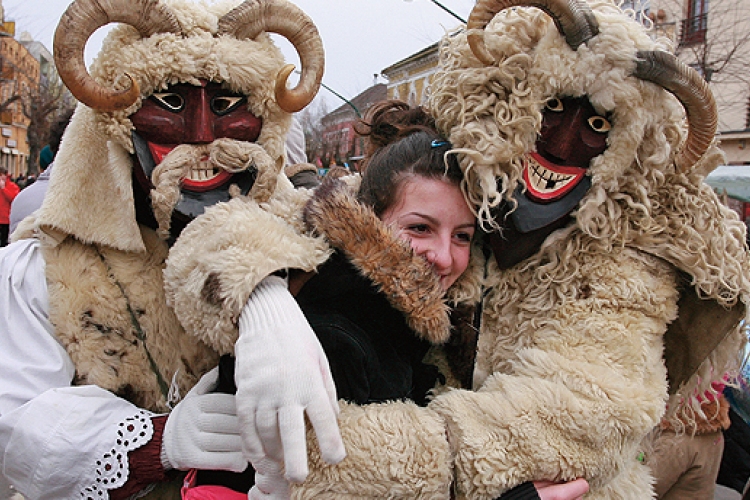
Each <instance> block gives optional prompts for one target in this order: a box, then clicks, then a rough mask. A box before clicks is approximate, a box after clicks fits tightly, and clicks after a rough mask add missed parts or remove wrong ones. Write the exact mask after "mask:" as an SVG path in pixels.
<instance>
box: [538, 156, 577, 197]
mask: <svg viewBox="0 0 750 500" xmlns="http://www.w3.org/2000/svg"><path fill="white" fill-rule="evenodd" d="M527 168H528V170H529V180H530V181H531V183H532V184H533V187H534V189H535V190H536V191H538V192H540V193H551V192H554V191H558V190H560V189H562V188H563V187H565V186H567V185H568V184H570V182H572V181H573V179H574V178H575V176H573V175H565V174H558V173H557V172H553V171H552V170H549V169H548V168H546V167H543V166H542V165H540V164H539V162H537V161H536V160H535V159H533V158H531V157H529V158H528V167H527Z"/></svg>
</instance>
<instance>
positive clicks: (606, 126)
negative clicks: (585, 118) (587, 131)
mask: <svg viewBox="0 0 750 500" xmlns="http://www.w3.org/2000/svg"><path fill="white" fill-rule="evenodd" d="M589 127H591V130H593V131H594V132H598V133H600V134H606V133H607V132H609V130H610V129H611V128H612V124H611V123H609V120H607V119H606V118H604V117H603V116H592V117H591V118H589Z"/></svg>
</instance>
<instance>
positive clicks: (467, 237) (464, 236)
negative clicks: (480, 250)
mask: <svg viewBox="0 0 750 500" xmlns="http://www.w3.org/2000/svg"><path fill="white" fill-rule="evenodd" d="M472 237H473V236H472V235H471V234H470V233H458V234H456V239H458V240H459V241H461V242H462V243H471V238H472Z"/></svg>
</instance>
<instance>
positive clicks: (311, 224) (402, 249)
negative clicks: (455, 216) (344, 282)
mask: <svg viewBox="0 0 750 500" xmlns="http://www.w3.org/2000/svg"><path fill="white" fill-rule="evenodd" d="M304 219H305V222H306V223H307V225H308V228H309V229H310V230H312V231H313V232H314V234H320V235H322V236H324V237H325V238H326V239H327V240H328V242H329V243H330V244H331V245H332V246H333V247H334V248H337V249H339V250H342V251H343V252H344V254H345V255H346V256H347V257H348V258H349V259H350V260H351V262H352V264H354V266H355V267H356V268H357V269H358V270H359V272H360V273H361V274H362V275H363V276H365V277H366V278H369V279H370V280H371V281H372V282H373V283H374V284H375V285H376V286H377V287H378V288H379V289H380V290H381V291H382V292H383V294H384V295H385V297H386V298H387V299H388V301H389V302H390V304H391V305H392V306H393V307H394V308H396V309H397V310H399V311H401V312H402V313H404V315H405V316H406V320H407V324H408V325H409V327H410V328H411V329H412V330H414V332H415V333H417V334H418V336H419V337H421V338H423V339H425V340H428V341H430V342H432V343H443V342H445V341H447V340H448V337H449V336H450V318H449V315H448V314H449V311H448V306H447V304H446V303H445V298H444V297H445V292H444V291H443V289H442V287H441V286H440V282H439V280H438V277H437V275H436V274H435V272H434V271H433V270H432V269H431V267H430V265H429V263H428V262H427V261H426V260H425V259H424V258H422V257H420V256H418V255H416V254H415V253H414V252H413V251H412V249H411V247H410V246H409V244H408V243H407V242H405V241H403V240H401V239H399V238H398V237H397V236H396V235H395V234H394V233H393V231H392V230H391V229H390V228H389V227H387V226H386V225H385V224H383V222H382V221H381V220H380V219H379V218H378V217H377V216H376V215H375V213H374V212H373V211H372V209H371V208H369V207H367V206H365V205H363V204H361V203H359V202H358V201H357V200H356V198H355V195H354V193H353V192H352V190H351V189H350V188H349V187H348V186H347V184H346V183H345V182H344V181H341V180H337V179H325V180H324V182H323V183H322V184H321V185H320V187H318V188H317V189H316V191H315V194H314V195H313V197H312V198H311V199H310V201H309V202H308V203H307V205H306V207H305V213H304Z"/></svg>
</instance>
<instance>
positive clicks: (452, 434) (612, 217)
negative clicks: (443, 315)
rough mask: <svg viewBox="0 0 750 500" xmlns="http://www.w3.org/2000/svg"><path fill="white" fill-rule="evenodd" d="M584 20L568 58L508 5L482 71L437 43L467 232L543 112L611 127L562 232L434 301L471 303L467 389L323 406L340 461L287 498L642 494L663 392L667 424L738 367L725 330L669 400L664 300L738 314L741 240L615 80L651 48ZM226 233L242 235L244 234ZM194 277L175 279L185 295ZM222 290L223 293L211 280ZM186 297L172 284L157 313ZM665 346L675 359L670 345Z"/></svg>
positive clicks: (648, 114)
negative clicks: (590, 29) (579, 103)
mask: <svg viewBox="0 0 750 500" xmlns="http://www.w3.org/2000/svg"><path fill="white" fill-rule="evenodd" d="M543 3H546V2H543ZM588 5H589V6H590V8H591V10H592V13H593V14H592V15H593V16H594V18H595V19H596V21H597V23H598V26H599V30H598V33H597V34H595V35H594V36H591V37H589V38H588V39H587V40H586V41H585V43H582V44H581V45H580V46H579V47H577V50H574V49H573V48H572V47H571V45H569V43H568V42H566V40H565V38H563V36H562V35H561V34H560V32H559V31H558V29H557V28H556V26H555V24H554V23H553V22H552V21H551V19H550V18H549V16H548V15H547V14H545V13H543V12H541V11H540V10H537V9H527V8H518V9H514V10H510V9H509V10H506V11H503V12H501V13H499V14H497V15H496V16H495V18H494V20H493V21H492V23H491V24H490V25H489V26H488V27H487V28H486V30H485V31H484V33H483V35H482V36H483V39H484V43H485V45H486V49H487V51H488V53H489V55H490V56H491V58H492V60H494V62H492V63H488V62H484V63H483V62H481V61H480V60H479V59H477V57H476V56H475V55H474V54H472V51H471V49H470V47H469V45H468V43H467V37H466V33H459V34H456V35H449V36H446V38H445V40H444V41H443V44H442V47H441V67H440V70H439V71H438V73H437V75H436V77H435V80H434V81H433V84H432V93H431V100H430V107H431V109H432V110H433V111H434V114H435V116H436V118H437V121H438V125H439V126H440V127H441V128H442V130H443V131H444V132H445V133H446V134H447V135H448V136H449V138H450V140H451V142H452V143H453V145H454V147H455V148H456V149H457V150H458V151H459V152H460V153H461V157H462V161H461V165H462V167H463V169H464V171H465V173H466V175H467V182H466V188H467V193H468V195H469V197H470V199H472V200H473V201H474V202H475V203H476V205H477V206H478V207H479V216H480V220H481V221H482V223H483V224H484V225H485V226H490V225H491V215H490V209H491V208H492V207H493V206H494V205H496V204H497V203H499V202H500V201H501V200H502V199H503V198H511V196H512V193H513V191H514V188H515V186H516V185H517V183H519V182H520V179H521V173H522V156H523V155H524V154H525V153H527V152H529V151H532V150H533V149H534V144H535V141H536V138H537V134H538V132H539V127H540V124H541V117H542V115H541V110H542V108H543V105H544V103H545V102H546V101H547V100H548V99H550V98H552V97H557V96H572V97H577V96H587V97H588V98H589V100H590V101H591V103H592V104H593V106H594V108H595V109H596V110H597V112H599V113H600V114H602V115H607V116H610V117H611V122H612V129H611V131H610V132H609V139H608V148H607V150H606V151H605V152H604V153H603V154H601V155H600V156H598V157H596V158H595V159H594V160H593V161H592V163H591V165H590V168H589V174H588V175H589V176H590V177H591V180H592V186H591V188H590V190H589V191H588V193H587V194H586V195H585V196H584V198H583V199H582V201H581V202H580V204H579V206H578V207H577V209H576V210H575V212H574V219H573V222H572V223H571V224H570V225H569V226H568V227H565V228H563V229H561V230H559V231H557V232H555V233H553V234H551V235H550V236H549V237H548V238H547V239H546V241H545V242H544V243H543V244H542V247H541V249H540V250H539V251H538V252H537V253H536V254H534V255H533V256H531V257H530V258H528V259H526V260H525V261H523V262H521V263H519V264H518V265H516V266H514V267H512V268H511V269H507V270H501V269H499V268H498V267H497V265H496V264H495V263H494V261H493V260H490V261H488V262H487V273H486V279H482V275H481V269H482V267H483V266H482V265H481V263H480V265H477V266H475V267H474V269H473V271H472V272H473V273H476V274H472V275H470V276H469V277H468V278H466V281H465V283H464V284H463V285H462V286H460V287H459V288H458V289H457V290H453V291H452V295H451V298H452V300H453V301H455V302H457V303H461V302H472V301H473V300H478V298H479V296H480V290H481V288H482V287H484V289H485V290H487V296H486V298H485V300H484V303H483V316H482V326H481V332H480V335H479V345H478V351H477V359H476V367H475V372H474V388H473V390H461V389H455V390H445V391H440V392H439V394H438V395H436V396H435V398H434V399H433V401H432V402H431V403H430V404H429V406H428V407H427V408H418V407H415V406H414V405H412V404H410V403H403V402H394V403H389V404H384V405H372V406H367V407H356V406H352V405H342V412H341V415H340V420H339V424H340V426H341V430H342V434H343V437H344V441H345V444H346V447H347V451H348V456H347V458H346V459H345V460H344V461H343V462H342V463H341V464H339V465H337V466H328V465H324V464H323V463H322V461H321V460H320V459H319V457H318V456H317V454H316V453H315V452H313V454H312V466H311V473H310V476H309V477H308V479H307V481H306V482H305V483H304V484H303V485H302V486H300V487H296V488H295V489H294V497H295V498H321V497H325V498H342V499H344V498H346V499H349V498H448V497H449V491H450V489H451V487H453V489H454V493H455V495H456V497H457V498H482V499H491V498H496V497H497V496H499V495H500V494H501V493H503V492H504V491H506V490H508V489H510V488H512V487H513V486H515V485H518V484H520V483H522V482H524V481H529V480H535V479H551V480H570V479H573V478H576V477H584V478H586V479H587V480H588V481H589V483H590V485H591V492H590V493H589V494H588V495H587V498H594V499H639V500H640V499H644V498H653V487H652V484H653V478H652V476H651V474H650V471H649V469H648V467H647V466H646V465H644V464H643V463H642V462H641V461H639V459H638V457H639V454H640V452H641V451H642V450H643V444H642V441H643V439H644V438H645V437H646V436H647V434H648V433H649V432H650V431H651V430H652V429H653V428H654V426H656V425H657V424H658V423H659V422H660V420H661V418H662V416H663V415H664V414H665V411H666V410H667V402H668V399H669V395H670V392H671V393H673V396H672V399H671V400H670V404H669V410H670V411H672V412H679V411H680V410H681V409H684V408H686V407H687V406H690V404H691V402H692V400H693V399H694V398H692V396H693V395H694V394H696V392H694V391H695V390H698V391H699V393H702V392H703V391H704V390H707V389H708V386H709V383H710V381H711V378H712V376H711V374H714V375H716V374H723V373H724V372H725V371H726V370H731V369H734V368H736V367H737V364H738V359H737V357H738V353H739V350H740V345H741V343H742V342H743V337H742V333H741V332H740V330H739V328H738V327H737V321H736V320H735V321H733V322H731V326H732V328H731V329H730V330H729V331H728V332H727V333H726V336H725V335H724V333H725V332H724V331H722V332H720V334H719V335H718V338H717V339H708V340H707V341H706V343H707V347H706V348H705V349H703V350H702V351H700V352H699V353H697V354H696V356H697V358H698V359H697V361H698V363H697V364H696V363H695V361H696V360H691V362H692V364H691V363H687V368H685V367H684V366H683V367H682V369H678V368H679V367H675V368H670V374H669V378H670V380H671V381H672V387H669V386H668V373H667V369H666V366H665V362H664V359H663V355H664V350H665V334H666V333H667V330H668V327H669V325H670V324H671V323H673V322H674V320H675V318H677V317H678V313H679V303H680V301H681V299H682V300H688V299H689V298H690V297H692V296H693V295H695V294H698V295H700V297H701V298H702V299H703V300H699V301H698V303H699V304H701V305H705V306H708V305H710V304H718V306H716V307H718V309H719V310H720V311H726V310H728V309H729V308H731V307H735V308H736V309H738V310H739V311H740V313H739V315H738V316H739V317H744V316H745V315H746V313H745V310H746V304H747V303H748V299H750V296H749V295H748V293H749V292H750V267H749V266H748V259H747V248H746V247H745V244H744V239H745V238H744V231H745V230H744V225H743V224H741V223H740V222H739V221H738V220H737V217H736V215H734V214H733V212H731V211H730V210H729V209H727V208H726V207H724V206H722V205H721V203H720V202H719V200H718V199H717V197H716V196H715V195H714V194H713V192H712V191H711V189H710V188H709V187H708V186H706V185H705V184H704V183H703V182H702V179H703V176H704V175H705V173H707V172H709V171H710V170H711V169H712V168H714V167H715V166H716V165H718V164H719V163H720V162H721V161H722V155H721V152H720V151H719V149H718V148H717V145H716V144H710V145H709V147H708V149H707V151H705V152H701V154H700V155H699V157H698V158H692V159H690V157H689V156H686V155H684V154H682V153H683V151H682V147H683V142H684V140H685V131H684V127H685V122H684V116H685V115H684V113H685V111H684V109H683V106H681V104H680V102H678V100H677V99H675V98H674V97H673V96H672V95H671V93H670V92H668V91H667V90H665V89H664V88H663V87H662V86H660V85H658V84H655V83H651V82H650V81H646V80H644V79H641V78H638V77H636V76H634V72H635V71H636V53H637V51H663V50H666V49H668V47H667V46H666V45H665V44H664V43H662V42H661V41H654V40H652V39H651V38H650V37H649V35H648V33H647V32H646V30H645V29H644V27H643V26H642V25H640V24H638V23H637V22H635V21H634V20H633V19H631V17H630V16H629V15H628V13H623V12H622V11H621V10H620V9H619V8H618V7H617V6H615V5H614V4H613V3H611V2H608V1H596V2H590V3H589V4H588ZM686 158H687V159H688V160H686ZM686 161H687V163H685V162H686ZM676 164H677V165H676ZM497 179H500V180H501V181H502V187H501V188H498V187H497V186H498V184H497ZM227 220H228V219H227ZM293 220H294V219H293ZM196 223H198V221H196ZM222 227H224V228H227V227H230V225H229V224H225V225H223V226H222ZM231 227H234V228H237V231H238V232H240V233H243V234H247V233H246V232H245V231H252V224H251V223H249V222H248V223H247V224H243V225H242V229H239V226H237V225H234V224H233V225H231ZM231 231H234V229H231ZM182 243H184V244H187V242H186V240H184V239H183V240H182ZM477 258H479V257H477ZM225 271H226V270H225ZM202 272H203V271H201V270H199V269H198V268H197V267H196V268H195V269H192V270H190V273H191V274H190V279H191V280H193V279H195V280H196V281H195V283H201V282H204V281H205V280H206V278H207V274H205V273H204V274H201V273H202ZM181 274H183V275H187V274H188V272H187V270H185V271H182V272H181ZM224 281H226V282H228V283H232V282H233V279H232V277H231V275H230V273H229V272H228V271H226V272H225V273H224V274H222V275H221V276H220V277H219V282H222V283H223V282H224ZM191 288H193V287H191V286H181V287H175V290H176V298H175V300H177V296H179V295H180V294H181V292H180V289H182V290H184V289H191ZM228 288H229V289H231V290H234V287H232V286H229V287H228ZM247 293H248V292H245V293H243V294H242V297H245V296H246V294H247ZM192 300H193V301H194V303H193V306H192V307H194V308H196V309H197V308H199V307H205V304H201V301H200V300H199V297H198V294H194V297H193V298H192ZM241 304H242V300H238V299H234V298H229V297H228V298H227V300H225V301H224V305H223V306H222V307H220V308H219V310H217V312H216V314H219V315H220V314H225V315H229V316H230V317H231V316H232V315H234V314H237V310H236V309H234V308H235V307H236V306H237V305H241ZM216 314H215V315H216ZM178 315H179V313H178ZM215 315H214V316H215ZM180 316H181V315H180ZM670 335H674V336H675V338H677V340H676V345H677V346H678V351H679V349H680V346H682V348H683V350H684V345H685V342H684V341H685V338H686V337H685V336H686V335H688V334H687V333H685V332H676V333H673V334H670ZM714 340H715V342H714ZM717 344H718V346H717ZM691 352H692V351H691ZM696 352H697V351H696ZM708 353H711V354H710V356H708ZM687 357H689V356H687ZM668 361H669V360H668ZM698 365H700V367H699V369H698V370H697V372H696V373H694V374H693V372H695V371H696V368H697V367H698ZM678 372H679V373H678ZM691 374H693V375H692V377H688V376H689V375H691ZM686 375H687V376H686ZM696 388H697V389H696ZM680 401H683V405H678V402H680ZM310 441H311V445H313V446H314V443H313V440H312V439H311V440H310Z"/></svg>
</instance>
